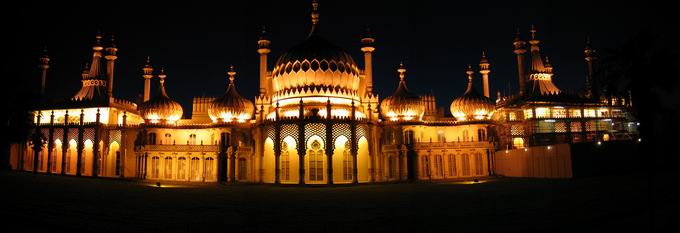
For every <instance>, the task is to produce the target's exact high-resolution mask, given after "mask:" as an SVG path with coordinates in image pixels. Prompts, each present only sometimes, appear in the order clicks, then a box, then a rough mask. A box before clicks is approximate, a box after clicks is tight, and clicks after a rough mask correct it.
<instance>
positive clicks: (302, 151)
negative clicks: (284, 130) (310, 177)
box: [297, 123, 307, 184]
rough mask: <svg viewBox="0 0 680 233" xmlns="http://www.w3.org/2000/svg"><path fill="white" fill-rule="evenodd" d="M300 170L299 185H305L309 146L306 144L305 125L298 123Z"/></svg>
mask: <svg viewBox="0 0 680 233" xmlns="http://www.w3.org/2000/svg"><path fill="white" fill-rule="evenodd" d="M297 146H298V147H297V152H298V159H299V161H298V168H300V177H299V181H298V183H299V184H305V156H306V155H307V144H306V143H305V124H304V123H298V145H297Z"/></svg>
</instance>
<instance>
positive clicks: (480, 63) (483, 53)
mask: <svg viewBox="0 0 680 233" xmlns="http://www.w3.org/2000/svg"><path fill="white" fill-rule="evenodd" d="M483 64H486V65H488V64H489V60H488V59H487V58H486V51H484V50H482V58H481V59H479V65H480V66H481V65H483Z"/></svg>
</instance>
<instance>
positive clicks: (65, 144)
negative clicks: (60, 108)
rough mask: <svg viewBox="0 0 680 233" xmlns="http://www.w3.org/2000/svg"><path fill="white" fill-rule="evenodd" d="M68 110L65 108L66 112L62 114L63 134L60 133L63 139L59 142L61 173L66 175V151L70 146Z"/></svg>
mask: <svg viewBox="0 0 680 233" xmlns="http://www.w3.org/2000/svg"><path fill="white" fill-rule="evenodd" d="M68 131H69V129H68V110H66V114H65V115H64V132H63V133H64V135H62V136H63V137H62V138H63V139H64V141H63V142H62V143H61V174H62V175H66V153H67V152H68V148H69V146H70V143H69V139H68Z"/></svg>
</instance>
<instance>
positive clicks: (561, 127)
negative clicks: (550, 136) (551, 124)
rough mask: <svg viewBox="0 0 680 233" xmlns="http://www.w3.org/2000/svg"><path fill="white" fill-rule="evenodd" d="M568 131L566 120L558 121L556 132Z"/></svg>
mask: <svg viewBox="0 0 680 233" xmlns="http://www.w3.org/2000/svg"><path fill="white" fill-rule="evenodd" d="M566 132H567V124H566V123H564V122H557V123H555V133H566Z"/></svg>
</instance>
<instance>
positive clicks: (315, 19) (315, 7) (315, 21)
mask: <svg viewBox="0 0 680 233" xmlns="http://www.w3.org/2000/svg"><path fill="white" fill-rule="evenodd" d="M318 30H319V1H318V0H312V31H311V32H310V33H309V35H310V36H311V35H314V34H316V33H317V32H318Z"/></svg>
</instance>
